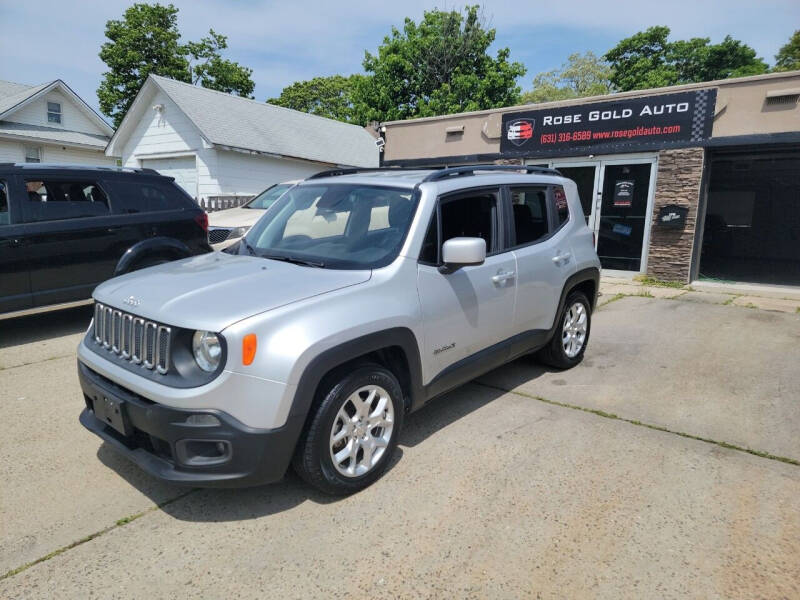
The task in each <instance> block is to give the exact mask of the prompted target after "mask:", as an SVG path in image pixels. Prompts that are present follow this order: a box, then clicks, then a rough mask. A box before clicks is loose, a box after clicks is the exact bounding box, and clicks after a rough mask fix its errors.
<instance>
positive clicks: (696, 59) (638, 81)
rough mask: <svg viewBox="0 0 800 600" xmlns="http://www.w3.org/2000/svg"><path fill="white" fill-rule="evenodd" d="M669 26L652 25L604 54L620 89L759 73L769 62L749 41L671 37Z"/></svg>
mask: <svg viewBox="0 0 800 600" xmlns="http://www.w3.org/2000/svg"><path fill="white" fill-rule="evenodd" d="M669 34H670V29H669V27H663V26H658V27H650V28H649V29H647V30H646V31H640V32H639V33H636V34H634V35H632V36H631V37H628V38H625V39H623V40H621V41H620V42H619V43H618V44H617V45H616V46H615V47H614V48H612V49H611V50H609V51H608V52H607V53H606V55H605V56H604V58H605V60H607V61H608V62H609V63H610V65H611V69H612V72H611V83H612V85H613V86H614V87H616V88H617V89H619V90H620V91H627V90H639V89H645V88H653V87H663V86H671V85H680V84H683V83H694V82H701V81H712V80H715V79H726V78H728V77H740V76H744V75H756V74H759V73H765V72H766V71H767V64H766V63H765V62H764V61H763V60H762V59H760V58H758V57H757V56H756V52H755V50H753V49H752V48H751V47H750V46H748V45H747V44H744V43H742V42H741V41H739V40H735V39H733V38H732V37H731V36H726V37H725V39H724V40H722V42H720V43H719V44H711V40H710V39H709V38H692V39H689V40H678V41H675V42H671V41H669V40H668V37H669Z"/></svg>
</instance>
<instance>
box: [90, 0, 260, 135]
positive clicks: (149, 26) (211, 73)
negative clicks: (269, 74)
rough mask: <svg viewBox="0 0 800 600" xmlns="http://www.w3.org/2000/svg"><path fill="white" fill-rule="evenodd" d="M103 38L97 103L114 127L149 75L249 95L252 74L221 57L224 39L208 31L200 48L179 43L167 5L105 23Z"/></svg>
mask: <svg viewBox="0 0 800 600" xmlns="http://www.w3.org/2000/svg"><path fill="white" fill-rule="evenodd" d="M105 35H106V38H108V41H107V42H105V43H104V44H103V45H102V47H101V48H100V59H101V60H102V61H103V62H104V63H105V64H106V65H107V66H108V71H106V72H105V73H103V78H102V81H101V83H100V87H99V88H98V90H97V97H98V100H99V103H100V110H101V111H102V112H103V114H105V115H107V116H109V117H111V118H112V120H113V121H114V126H115V127H116V126H118V125H119V123H120V121H122V117H123V116H124V115H125V113H126V112H127V110H128V109H129V108H130V105H131V103H132V102H133V100H134V98H135V97H136V94H137V93H138V92H139V89H140V88H141V87H142V85H143V84H144V82H145V80H146V79H147V76H148V75H150V74H151V73H153V74H155V75H163V76H164V77H170V78H172V79H177V80H178V81H184V82H187V83H190V82H193V83H196V84H199V85H202V86H203V87H207V88H211V89H215V90H220V91H223V92H228V93H236V94H239V95H241V96H250V95H251V94H252V93H253V88H254V83H253V81H252V79H251V78H250V75H251V74H252V71H251V70H250V69H248V68H246V67H242V66H241V65H239V64H238V63H236V62H233V61H229V60H225V59H223V58H222V57H221V55H220V52H221V51H222V50H224V49H225V48H227V45H228V44H227V38H226V37H225V36H223V35H219V34H217V33H215V32H214V30H211V31H209V37H206V38H203V39H202V40H200V41H199V42H189V43H188V44H182V43H181V35H180V31H179V30H178V9H177V8H175V7H174V6H173V5H172V4H168V5H166V6H163V5H161V4H145V3H141V4H134V5H132V6H131V7H130V8H128V9H127V10H126V11H125V13H124V14H123V16H122V18H121V19H112V20H110V21H108V22H107V23H106V29H105ZM190 59H192V60H193V61H195V64H194V65H192V64H191V63H190Z"/></svg>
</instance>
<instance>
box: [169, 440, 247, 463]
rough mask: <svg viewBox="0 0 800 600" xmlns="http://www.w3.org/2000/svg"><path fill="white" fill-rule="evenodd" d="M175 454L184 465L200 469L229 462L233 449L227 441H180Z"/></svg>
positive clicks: (176, 445)
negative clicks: (200, 467) (199, 467)
mask: <svg viewBox="0 0 800 600" xmlns="http://www.w3.org/2000/svg"><path fill="white" fill-rule="evenodd" d="M175 454H176V456H177V458H178V460H179V461H180V462H181V463H183V464H184V465H189V466H193V467H198V466H208V465H218V464H222V463H225V462H228V461H229V460H230V459H231V456H232V454H233V449H232V447H231V443H230V442H228V441H226V440H179V441H178V442H177V443H176V444H175Z"/></svg>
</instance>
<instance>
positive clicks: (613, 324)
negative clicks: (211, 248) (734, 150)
mask: <svg viewBox="0 0 800 600" xmlns="http://www.w3.org/2000/svg"><path fill="white" fill-rule="evenodd" d="M609 300H613V301H611V302H609ZM601 302H609V303H608V304H605V305H604V306H602V307H601V308H600V309H599V310H598V311H597V312H596V314H595V319H594V324H593V329H592V332H591V340H590V344H589V348H588V352H587V355H586V359H585V361H584V362H583V364H581V365H580V366H579V367H577V368H575V369H573V370H571V371H566V372H555V371H551V370H548V369H544V368H542V367H540V366H538V365H537V364H536V363H535V362H532V361H530V360H529V359H521V360H519V361H516V362H514V363H512V364H510V365H507V366H505V367H502V368H500V369H497V370H496V371H494V372H492V373H490V374H488V375H486V376H484V377H482V378H480V379H479V380H478V381H477V382H474V383H470V384H467V385H466V386H464V387H462V388H460V389H458V390H456V391H454V392H452V393H450V394H448V395H447V396H445V397H442V398H440V399H438V400H436V401H434V402H433V403H431V404H430V405H429V406H427V407H425V408H424V409H422V410H421V411H419V412H418V413H415V414H414V415H412V416H411V417H410V418H409V419H408V420H407V422H406V428H405V430H404V432H403V436H402V438H401V443H400V448H399V450H400V452H398V455H397V456H396V458H395V460H394V462H393V464H392V466H391V468H390V469H389V471H388V472H387V473H386V475H385V476H384V478H383V479H381V480H380V481H379V482H378V483H376V484H375V485H373V486H371V487H370V488H368V489H367V490H365V491H363V492H361V493H359V494H356V495H354V496H351V497H348V498H336V499H332V498H329V497H326V496H323V495H321V494H319V493H317V492H315V491H314V490H312V489H310V488H309V487H308V486H306V485H305V484H303V483H302V482H301V481H300V480H299V479H297V478H296V477H295V476H294V475H292V474H289V475H288V476H287V478H286V479H285V480H284V481H282V482H280V483H278V484H274V485H270V486H263V487H260V488H253V489H248V490H187V489H185V488H179V487H175V486H170V485H165V484H162V483H160V482H158V481H156V480H154V479H152V478H150V477H149V476H147V475H146V474H144V473H142V472H141V471H140V470H138V469H137V468H136V467H135V466H133V465H131V464H129V463H128V462H127V461H125V460H124V459H122V458H120V457H118V456H117V455H116V454H115V453H114V452H113V450H111V449H110V448H107V447H105V446H104V445H102V444H101V442H100V440H99V439H97V438H96V437H94V436H92V435H91V434H89V433H88V432H86V431H84V430H83V429H82V428H81V427H80V425H79V424H78V422H77V416H78V414H79V412H80V410H81V407H82V405H83V401H82V397H81V394H80V388H79V386H78V381H77V376H76V372H75V347H76V346H77V344H78V341H79V340H80V338H81V336H82V333H83V330H84V329H85V327H86V326H87V325H88V321H89V318H90V316H91V315H90V311H89V310H87V309H78V310H73V311H62V312H60V313H53V314H51V315H45V316H39V317H28V318H25V319H16V320H13V321H5V322H4V321H0V406H2V407H3V408H4V409H5V410H4V417H5V418H4V422H5V425H6V428H5V431H4V433H3V435H2V436H0V478H2V479H0V481H2V485H0V598H52V597H58V598H87V597H97V598H174V597H198V598H209V597H245V598H270V597H276V598H315V597H320V598H340V597H341V598H343V597H348V596H352V595H354V594H357V595H363V596H367V595H369V596H381V597H392V598H443V597H446V598H489V597H490V598H529V597H530V598H565V597H569V598H583V597H587V598H589V597H591V598H650V597H658V598H686V597H693V598H753V597H758V598H796V597H800V440H798V437H797V435H796V432H797V431H798V427H799V426H800V403H799V402H798V398H800V377H797V375H796V365H797V364H798V363H800V360H798V359H800V344H798V341H800V315H797V314H790V313H781V312H770V311H765V310H758V309H751V308H745V307H742V306H736V305H733V304H727V305H722V304H724V303H722V304H714V303H710V302H704V301H702V299H701V301H691V300H689V299H686V300H680V298H675V299H658V298H649V297H635V296H634V297H619V296H615V295H612V294H606V295H605V296H604V297H603V298H602V299H601Z"/></svg>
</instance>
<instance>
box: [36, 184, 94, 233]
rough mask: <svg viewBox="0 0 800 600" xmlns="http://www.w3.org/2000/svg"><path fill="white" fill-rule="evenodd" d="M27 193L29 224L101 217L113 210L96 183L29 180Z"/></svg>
mask: <svg viewBox="0 0 800 600" xmlns="http://www.w3.org/2000/svg"><path fill="white" fill-rule="evenodd" d="M25 190H26V192H27V193H28V202H27V204H26V209H25V215H26V216H25V220H26V221H28V222H33V221H59V220H63V219H81V218H87V217H101V216H103V215H107V214H108V213H109V211H110V208H109V204H108V197H107V196H106V194H105V192H104V191H103V189H102V188H101V187H100V186H99V185H98V184H97V183H96V182H94V181H86V180H82V181H75V180H72V181H52V180H43V179H26V180H25Z"/></svg>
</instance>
